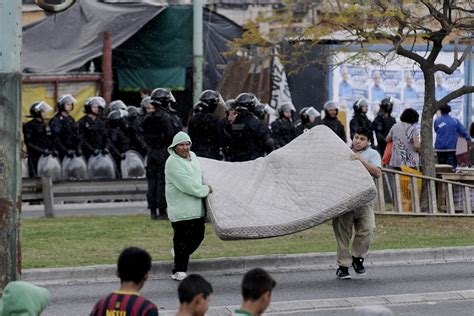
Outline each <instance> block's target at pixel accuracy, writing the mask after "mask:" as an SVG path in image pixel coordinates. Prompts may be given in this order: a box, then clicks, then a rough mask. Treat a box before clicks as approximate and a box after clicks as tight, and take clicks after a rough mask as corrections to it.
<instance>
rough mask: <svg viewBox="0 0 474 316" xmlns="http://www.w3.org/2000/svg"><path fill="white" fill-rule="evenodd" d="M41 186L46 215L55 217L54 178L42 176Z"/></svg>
mask: <svg viewBox="0 0 474 316" xmlns="http://www.w3.org/2000/svg"><path fill="white" fill-rule="evenodd" d="M41 186H42V191H43V205H44V216H45V217H47V218H53V217H54V196H53V180H52V179H51V177H41Z"/></svg>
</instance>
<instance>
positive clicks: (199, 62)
mask: <svg viewBox="0 0 474 316" xmlns="http://www.w3.org/2000/svg"><path fill="white" fill-rule="evenodd" d="M203 51H204V49H203V42H202V0H193V104H194V103H196V102H197V101H198V100H199V95H200V94H201V92H202V66H203V59H204V58H203Z"/></svg>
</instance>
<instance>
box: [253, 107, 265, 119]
mask: <svg viewBox="0 0 474 316" xmlns="http://www.w3.org/2000/svg"><path fill="white" fill-rule="evenodd" d="M253 114H255V116H256V117H258V119H260V120H263V119H264V118H265V114H266V112H265V105H264V104H258V105H257V106H255V109H254V110H253Z"/></svg>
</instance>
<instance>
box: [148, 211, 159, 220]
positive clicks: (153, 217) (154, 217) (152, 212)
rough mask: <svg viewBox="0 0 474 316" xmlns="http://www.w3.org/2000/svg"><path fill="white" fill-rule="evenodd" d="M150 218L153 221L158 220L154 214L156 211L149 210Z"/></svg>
mask: <svg viewBox="0 0 474 316" xmlns="http://www.w3.org/2000/svg"><path fill="white" fill-rule="evenodd" d="M150 217H151V219H152V220H154V221H156V220H157V219H158V214H156V210H150Z"/></svg>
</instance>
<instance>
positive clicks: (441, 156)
mask: <svg viewBox="0 0 474 316" xmlns="http://www.w3.org/2000/svg"><path fill="white" fill-rule="evenodd" d="M436 155H437V156H438V163H439V164H448V165H451V166H453V169H456V167H457V166H458V161H457V159H456V151H437V152H436Z"/></svg>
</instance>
